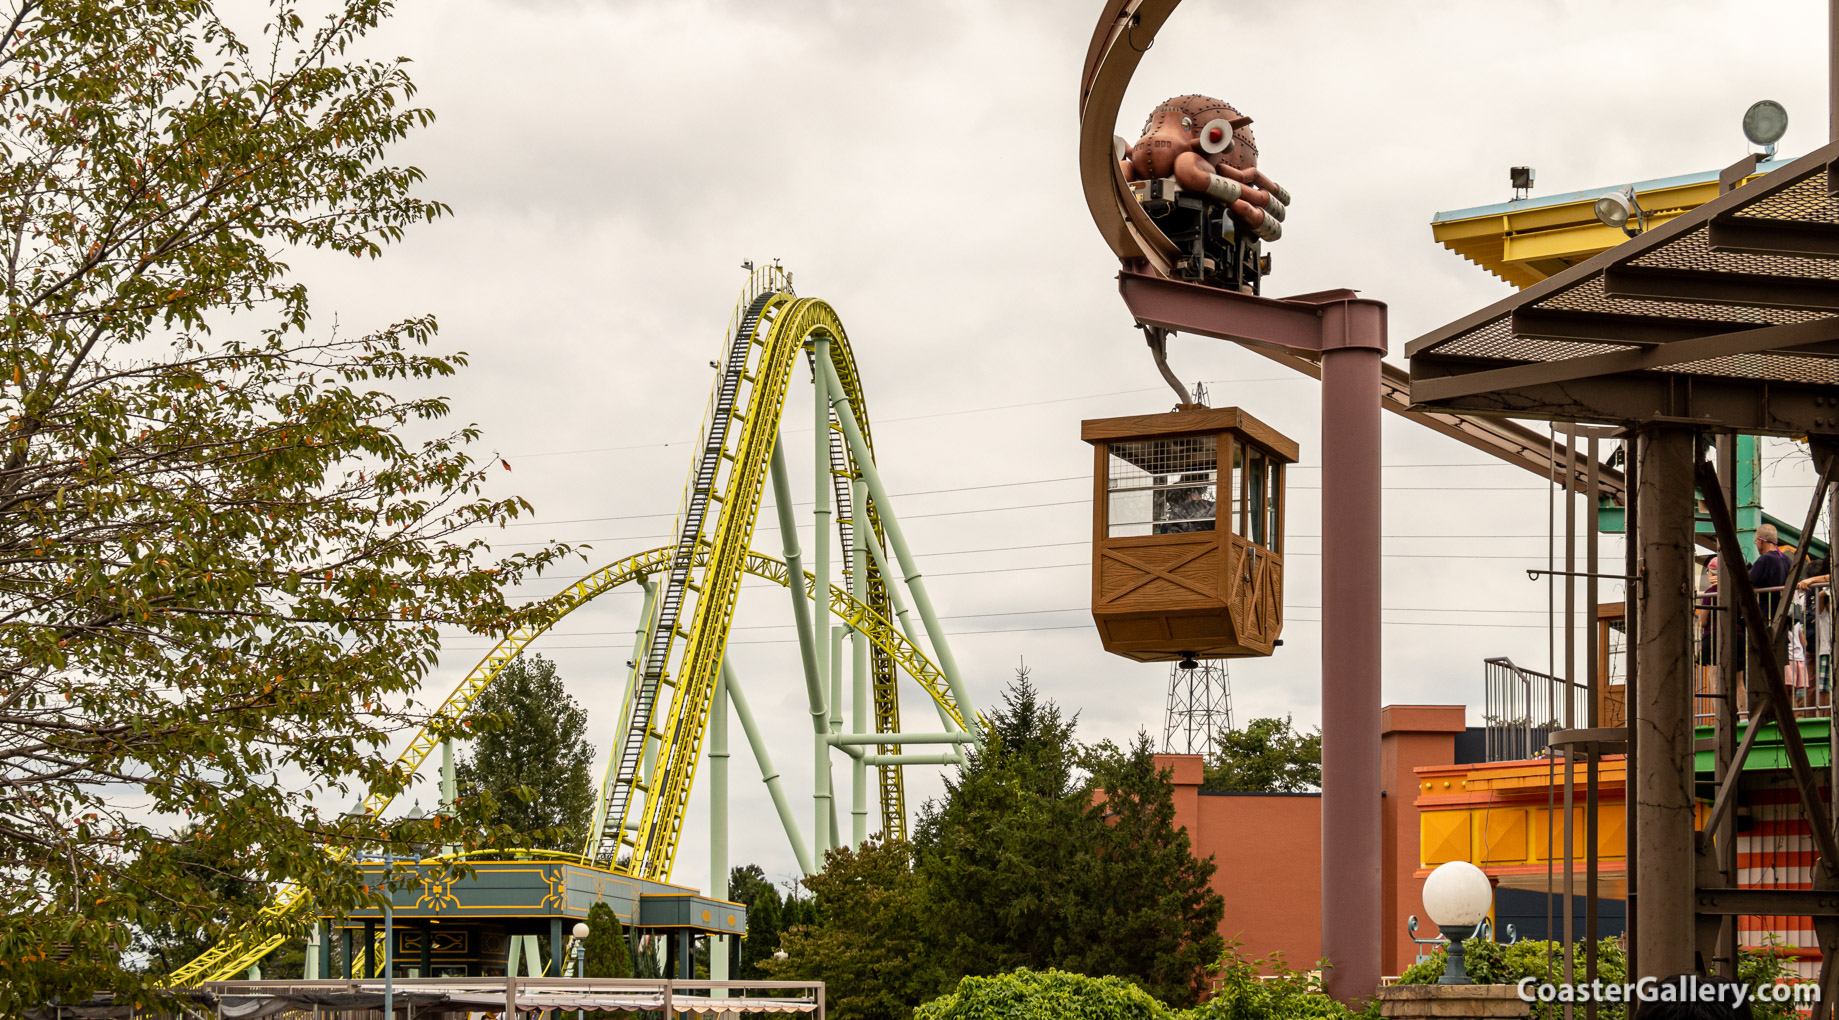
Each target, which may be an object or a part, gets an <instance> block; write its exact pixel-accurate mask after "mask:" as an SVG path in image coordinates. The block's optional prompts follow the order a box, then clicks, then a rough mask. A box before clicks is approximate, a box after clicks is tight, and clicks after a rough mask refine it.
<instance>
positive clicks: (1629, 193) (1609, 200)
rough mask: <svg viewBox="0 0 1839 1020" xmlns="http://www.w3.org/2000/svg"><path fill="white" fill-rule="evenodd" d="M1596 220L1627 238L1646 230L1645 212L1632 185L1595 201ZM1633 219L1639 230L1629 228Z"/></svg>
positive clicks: (1624, 186)
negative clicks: (1625, 235) (1616, 229)
mask: <svg viewBox="0 0 1839 1020" xmlns="http://www.w3.org/2000/svg"><path fill="white" fill-rule="evenodd" d="M1595 212H1596V218H1597V219H1599V220H1601V221H1602V222H1603V225H1604V226H1606V227H1616V228H1618V229H1620V230H1621V231H1622V232H1623V233H1624V234H1627V235H1628V236H1629V237H1633V236H1635V235H1636V234H1639V233H1640V232H1641V231H1643V230H1646V229H1647V210H1645V209H1643V208H1641V203H1640V201H1639V200H1637V199H1636V198H1635V188H1634V185H1632V184H1627V185H1623V186H1622V189H1621V190H1620V191H1612V192H1610V193H1609V194H1607V195H1604V196H1602V197H1601V198H1598V199H1597V200H1596V207H1595ZM1630 219H1633V220H1634V221H1635V222H1636V224H1638V225H1639V228H1638V229H1637V228H1636V227H1631V226H1629V225H1628V221H1629V220H1630Z"/></svg>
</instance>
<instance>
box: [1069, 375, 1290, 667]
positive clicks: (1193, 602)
mask: <svg viewBox="0 0 1839 1020" xmlns="http://www.w3.org/2000/svg"><path fill="white" fill-rule="evenodd" d="M1081 435H1082V437H1083V438H1084V439H1085V440H1086V441H1087V442H1090V443H1092V444H1093V446H1094V450H1095V455H1096V461H1095V465H1096V466H1095V475H1096V477H1095V488H1094V500H1093V514H1092V516H1093V529H1092V530H1093V551H1092V616H1093V621H1094V622H1095V623H1096V624H1097V625H1098V629H1099V634H1100V637H1101V639H1102V640H1103V642H1104V646H1105V649H1106V650H1107V651H1110V652H1113V653H1116V654H1118V655H1123V656H1125V657H1127V658H1131V659H1136V660H1137V661H1140V662H1158V661H1168V660H1179V659H1187V658H1194V657H1213V658H1220V657H1238V656H1250V655H1269V654H1271V651H1272V649H1273V648H1274V647H1275V645H1276V642H1277V639H1278V636H1279V635H1280V634H1281V632H1282V627H1283V509H1284V498H1283V479H1284V468H1285V466H1286V465H1288V464H1291V463H1294V462H1295V460H1296V457H1297V448H1296V444H1295V443H1294V442H1293V441H1291V440H1290V439H1289V438H1288V437H1286V436H1284V435H1282V434H1281V433H1279V432H1277V431H1276V430H1275V429H1272V428H1271V427H1270V426H1268V425H1265V424H1264V423H1262V422H1260V421H1258V420H1257V419H1255V418H1252V417H1251V416H1250V415H1247V414H1245V413H1244V412H1242V411H1240V410H1239V409H1237V408H1188V409H1185V410H1181V411H1175V412H1170V413H1168V414H1155V415H1136V416H1131V417H1124V418H1101V419H1094V420H1091V421H1087V422H1085V423H1084V424H1083V427H1082V429H1081Z"/></svg>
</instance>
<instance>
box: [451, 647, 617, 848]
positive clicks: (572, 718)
mask: <svg viewBox="0 0 1839 1020" xmlns="http://www.w3.org/2000/svg"><path fill="white" fill-rule="evenodd" d="M474 712H475V713H476V714H479V715H481V716H483V717H485V718H488V719H490V720H491V723H490V724H489V725H488V727H487V728H485V730H484V732H481V733H480V734H479V735H478V737H477V738H476V739H475V740H474V741H473V746H472V751H471V753H470V754H469V755H467V756H465V757H463V758H461V759H460V761H458V762H457V763H455V767H454V779H455V782H456V785H457V786H458V787H459V792H460V795H461V796H462V797H470V796H477V795H479V794H481V793H485V794H489V795H490V797H491V803H492V822H493V823H495V824H497V825H503V826H506V827H508V828H509V829H510V830H511V833H512V834H511V835H510V836H509V837H508V839H509V840H510V841H511V843H512V845H515V846H529V847H543V848H548V849H552V850H568V849H576V848H579V847H580V846H581V843H582V840H584V839H585V838H586V837H587V834H588V831H589V829H590V828H591V827H592V826H593V824H594V820H593V819H592V818H591V817H590V816H591V815H592V814H593V813H594V783H593V778H592V777H593V767H594V749H593V747H592V746H590V745H589V744H588V742H587V737H586V734H587V713H586V712H583V711H582V710H581V706H580V705H578V704H576V702H575V699H574V698H572V697H570V696H569V694H568V691H567V689H566V688H564V686H563V684H562V678H561V677H559V676H557V675H556V667H555V663H553V662H550V661H549V660H548V659H545V658H543V657H542V656H540V655H538V656H535V657H532V658H529V659H525V658H524V657H522V656H519V657H518V658H517V659H515V660H513V661H512V662H511V664H510V665H508V666H506V667H505V669H504V671H503V672H502V673H500V674H499V675H498V679H496V680H494V681H493V682H492V685H491V686H489V687H487V688H486V689H485V691H484V693H482V694H480V695H479V700H478V702H477V703H476V705H475V708H474Z"/></svg>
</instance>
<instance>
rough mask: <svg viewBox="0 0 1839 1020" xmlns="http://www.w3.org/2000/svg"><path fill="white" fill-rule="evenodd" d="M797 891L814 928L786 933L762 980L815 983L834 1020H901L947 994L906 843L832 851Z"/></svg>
mask: <svg viewBox="0 0 1839 1020" xmlns="http://www.w3.org/2000/svg"><path fill="white" fill-rule="evenodd" d="M805 885H806V886H807V887H809V888H810V890H811V894H812V895H811V898H810V900H808V901H806V902H811V903H813V904H814V909H815V915H816V917H817V918H821V919H822V920H821V921H811V922H805V923H802V924H800V925H798V926H796V927H789V928H788V929H787V931H786V932H785V934H784V935H783V936H782V937H781V939H780V945H781V947H782V948H783V949H784V950H785V953H786V959H785V960H782V961H780V960H772V959H768V960H766V961H765V964H764V969H765V970H766V972H767V973H768V974H769V975H771V976H772V977H775V978H784V979H788V980H804V981H823V982H824V983H825V986H826V987H827V988H828V989H829V998H828V1002H829V1009H830V1011H831V1013H832V1014H834V1015H835V1016H837V1017H838V1018H839V1020H905V1018H906V1017H908V1016H909V1015H911V1013H912V1010H913V1005H914V1004H915V1003H917V1002H919V1001H921V1000H923V999H925V998H926V997H927V996H930V995H934V994H937V993H938V992H939V991H941V990H942V989H944V988H945V987H947V986H948V984H949V978H948V975H947V974H946V972H945V971H944V969H943V968H942V967H941V966H940V965H939V963H938V961H937V959H936V958H935V956H934V954H933V953H932V952H930V944H931V941H932V940H931V932H932V927H933V920H932V916H931V911H930V909H929V907H928V904H927V900H926V897H925V891H924V888H923V885H922V880H921V879H920V877H919V876H918V875H916V874H914V872H913V850H912V847H911V846H909V845H908V844H907V843H905V842H901V841H894V842H881V841H877V840H871V841H869V842H867V843H865V844H863V845H862V846H861V847H841V848H838V849H836V850H832V851H830V853H828V854H826V855H825V858H824V870H823V871H822V872H821V873H819V874H816V875H812V876H811V877H810V878H808V879H806V880H805ZM794 902H797V901H794Z"/></svg>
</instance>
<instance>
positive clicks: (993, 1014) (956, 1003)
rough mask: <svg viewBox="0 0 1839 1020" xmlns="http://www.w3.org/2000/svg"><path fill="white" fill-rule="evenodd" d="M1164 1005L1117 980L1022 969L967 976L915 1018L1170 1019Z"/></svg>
mask: <svg viewBox="0 0 1839 1020" xmlns="http://www.w3.org/2000/svg"><path fill="white" fill-rule="evenodd" d="M1178 1016H1180V1014H1171V1013H1170V1012H1169V1009H1168V1007H1166V1006H1164V1005H1163V1004H1162V1003H1161V1002H1158V1001H1157V1000H1156V999H1155V998H1153V997H1152V996H1151V995H1150V994H1149V993H1148V992H1146V991H1144V990H1143V989H1141V988H1138V987H1137V986H1136V985H1133V984H1131V983H1130V982H1128V981H1126V980H1124V979H1123V978H1120V977H1102V978H1095V977H1087V976H1085V975H1084V974H1070V973H1068V972H1066V971H1063V970H1029V969H1028V968H1026V967H1023V968H1021V969H1019V970H1015V971H1011V972H1010V973H1007V974H997V975H995V976H993V977H967V978H964V979H963V980H961V981H959V982H958V987H957V989H956V990H955V991H952V992H949V993H947V994H945V995H941V996H939V997H938V998H936V999H933V1000H932V1001H931V1002H927V1003H924V1004H922V1005H921V1006H920V1007H919V1008H918V1009H917V1010H914V1012H913V1020H1172V1018H1174V1017H1178Z"/></svg>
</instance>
